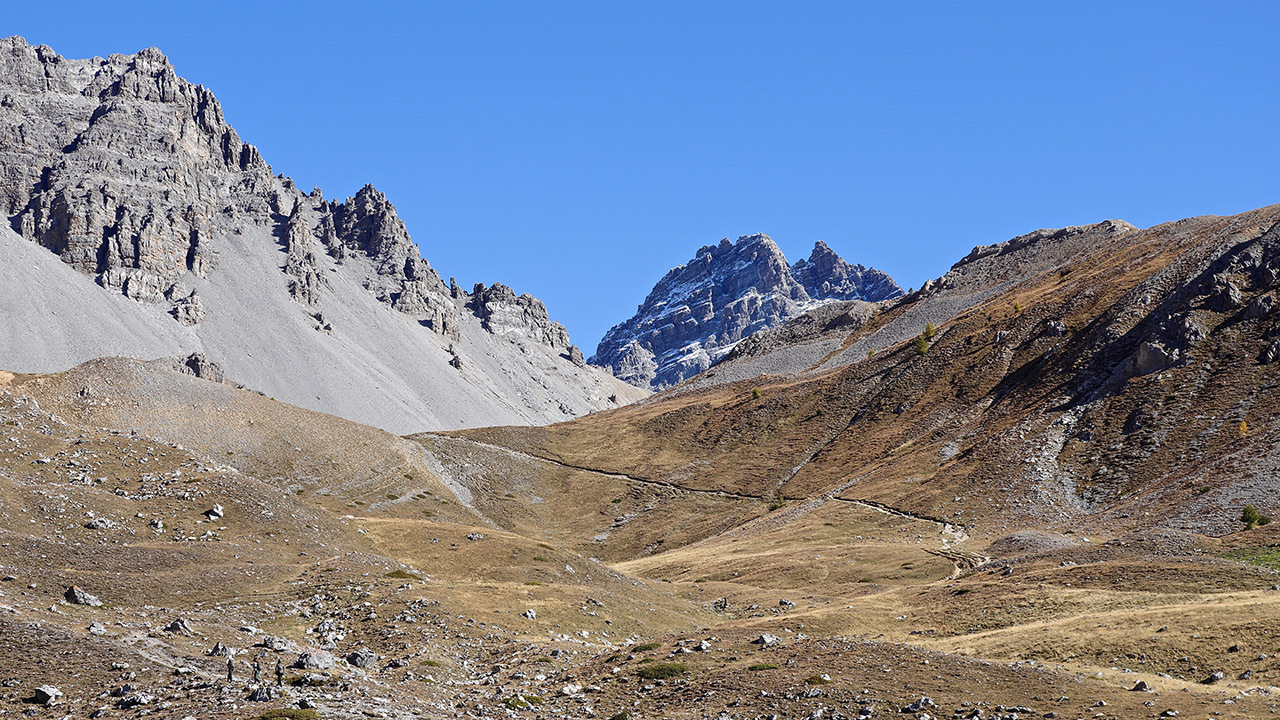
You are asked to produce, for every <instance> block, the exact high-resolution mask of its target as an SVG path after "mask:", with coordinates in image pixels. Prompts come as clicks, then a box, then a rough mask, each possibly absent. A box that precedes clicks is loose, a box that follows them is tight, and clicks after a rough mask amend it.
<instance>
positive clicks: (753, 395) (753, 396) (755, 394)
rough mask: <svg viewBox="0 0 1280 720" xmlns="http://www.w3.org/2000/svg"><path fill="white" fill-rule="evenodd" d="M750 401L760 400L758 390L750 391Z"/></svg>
mask: <svg viewBox="0 0 1280 720" xmlns="http://www.w3.org/2000/svg"><path fill="white" fill-rule="evenodd" d="M751 399H752V400H759V399H760V388H754V389H752V391H751Z"/></svg>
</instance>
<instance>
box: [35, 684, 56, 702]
mask: <svg viewBox="0 0 1280 720" xmlns="http://www.w3.org/2000/svg"><path fill="white" fill-rule="evenodd" d="M61 699H62V691H61V690H59V689H58V688H57V687H55V686H53V685H41V686H40V687H38V688H36V693H35V700H36V702H37V703H39V704H41V705H52V704H54V703H56V702H58V701H59V700H61Z"/></svg>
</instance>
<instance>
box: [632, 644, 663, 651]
mask: <svg viewBox="0 0 1280 720" xmlns="http://www.w3.org/2000/svg"><path fill="white" fill-rule="evenodd" d="M660 647H662V643H656V642H647V643H640V644H639V645H637V646H635V647H633V648H631V649H632V650H635V651H636V652H649V651H650V650H657V649H658V648H660Z"/></svg>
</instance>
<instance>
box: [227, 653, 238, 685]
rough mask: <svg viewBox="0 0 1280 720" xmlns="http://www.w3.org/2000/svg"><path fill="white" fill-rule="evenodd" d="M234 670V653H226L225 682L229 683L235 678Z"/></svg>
mask: <svg viewBox="0 0 1280 720" xmlns="http://www.w3.org/2000/svg"><path fill="white" fill-rule="evenodd" d="M235 672H236V661H235V653H230V652H229V653H227V682H228V683H230V682H231V681H232V680H234V679H235V678H234V677H233V676H234V675H235Z"/></svg>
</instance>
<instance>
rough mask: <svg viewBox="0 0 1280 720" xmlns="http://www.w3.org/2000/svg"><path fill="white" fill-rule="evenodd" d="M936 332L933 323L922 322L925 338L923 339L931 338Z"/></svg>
mask: <svg viewBox="0 0 1280 720" xmlns="http://www.w3.org/2000/svg"><path fill="white" fill-rule="evenodd" d="M937 334H938V328H936V327H934V326H933V323H931V322H929V323H925V324H924V339H925V340H932V339H933V336H934V335H937Z"/></svg>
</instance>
